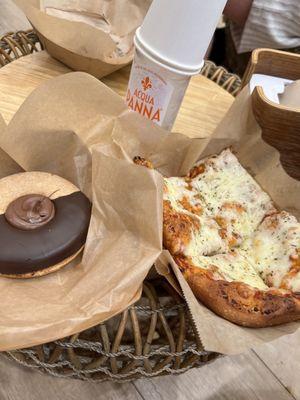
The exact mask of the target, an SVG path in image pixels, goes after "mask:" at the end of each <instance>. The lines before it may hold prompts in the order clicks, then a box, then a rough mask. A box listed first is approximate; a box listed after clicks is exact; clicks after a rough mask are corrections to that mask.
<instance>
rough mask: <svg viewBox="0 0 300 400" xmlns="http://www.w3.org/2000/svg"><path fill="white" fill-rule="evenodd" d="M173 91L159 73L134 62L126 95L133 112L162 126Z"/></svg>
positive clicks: (147, 66)
mask: <svg viewBox="0 0 300 400" xmlns="http://www.w3.org/2000/svg"><path fill="white" fill-rule="evenodd" d="M173 90H174V89H173V86H172V85H171V84H170V83H168V82H167V81H166V80H165V79H164V78H163V76H162V75H161V74H160V73H159V71H154V70H152V69H150V68H149V65H146V64H145V65H143V64H142V63H139V62H137V61H136V60H135V61H134V62H133V65H132V70H131V76H130V80H129V84H128V89H127V94H126V103H127V105H128V107H129V108H130V109H131V110H132V111H135V112H138V113H139V114H140V115H142V116H144V117H146V118H148V119H150V120H151V121H153V122H155V123H157V124H158V125H162V124H163V121H164V118H165V115H166V111H167V109H168V105H169V102H170V99H171V97H172V93H173Z"/></svg>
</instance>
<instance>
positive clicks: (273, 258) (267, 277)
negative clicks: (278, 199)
mask: <svg viewBox="0 0 300 400" xmlns="http://www.w3.org/2000/svg"><path fill="white" fill-rule="evenodd" d="M249 248H250V250H249V252H251V250H252V254H253V259H254V262H255V265H256V269H257V271H258V273H259V274H260V275H261V276H262V278H263V279H264V281H265V282H267V283H268V285H269V286H274V287H277V288H280V287H281V288H283V289H290V290H292V291H294V292H300V263H299V257H300V224H299V223H298V221H297V219H296V218H295V217H293V216H292V215H290V214H288V213H287V212H284V211H283V212H281V213H279V214H274V215H271V216H270V217H267V218H266V219H265V220H264V221H263V223H262V224H261V225H260V226H259V227H258V229H257V231H256V232H255V234H254V236H253V239H252V243H251V246H249ZM297 266H298V267H297Z"/></svg>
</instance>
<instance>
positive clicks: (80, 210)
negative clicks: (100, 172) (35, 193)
mask: <svg viewBox="0 0 300 400" xmlns="http://www.w3.org/2000/svg"><path fill="white" fill-rule="evenodd" d="M53 203H54V208H55V216H54V217H53V218H52V219H51V220H49V221H48V222H47V223H46V224H45V225H43V226H40V227H39V229H33V230H32V229H30V230H22V229H18V228H16V227H14V226H12V225H11V224H10V223H9V222H8V221H7V219H6V217H5V215H4V214H2V215H0V238H1V251H0V274H5V275H17V274H20V275H21V274H25V273H30V272H35V271H41V270H43V269H46V268H48V267H50V266H53V265H56V264H58V263H60V262H62V261H63V260H65V259H67V258H68V257H70V256H72V255H74V254H75V253H76V252H77V251H78V250H80V248H82V246H84V244H85V241H86V236H87V232H88V227H89V222H90V216H91V203H90V201H89V200H88V198H87V197H86V196H85V195H84V194H83V193H82V192H80V191H77V192H74V193H72V194H70V195H67V196H61V197H58V198H56V199H54V200H53Z"/></svg>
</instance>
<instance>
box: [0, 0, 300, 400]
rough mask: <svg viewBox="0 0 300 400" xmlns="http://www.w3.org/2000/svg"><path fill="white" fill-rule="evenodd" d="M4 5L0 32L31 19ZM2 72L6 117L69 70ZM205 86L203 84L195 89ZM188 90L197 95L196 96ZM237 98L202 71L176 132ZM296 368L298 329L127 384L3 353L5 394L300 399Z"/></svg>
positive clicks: (56, 66) (121, 83)
mask: <svg viewBox="0 0 300 400" xmlns="http://www.w3.org/2000/svg"><path fill="white" fill-rule="evenodd" d="M0 10H1V11H0V34H1V33H4V32H6V31H8V30H16V29H23V28H25V27H26V24H28V23H27V21H26V20H25V18H24V16H22V14H21V13H20V12H19V11H17V9H16V7H15V6H14V5H13V3H12V2H11V0H0ZM24 65H25V68H24ZM0 72H1V73H0V112H1V113H2V114H3V116H4V118H5V120H6V122H9V121H10V119H11V118H12V116H13V115H14V113H15V112H16V111H17V109H18V108H19V106H20V105H21V103H22V102H23V101H24V99H25V98H26V97H27V96H28V95H29V94H30V92H31V91H32V90H33V89H34V88H35V87H36V86H38V85H39V84H40V83H42V82H43V81H45V80H47V79H49V78H51V77H53V76H57V75H60V74H62V73H66V72H68V68H66V67H64V66H63V65H62V64H60V63H58V62H56V61H55V60H52V59H50V58H49V57H48V56H47V54H45V53H42V55H39V56H37V55H32V56H28V58H22V59H20V60H19V61H18V62H14V63H13V64H11V65H10V66H7V67H5V68H2V69H1V70H0ZM22 74H23V75H22ZM127 79H128V70H126V69H125V70H123V71H121V72H117V73H116V74H114V75H111V76H109V77H107V78H105V79H103V81H104V82H105V83H106V84H108V85H109V86H110V87H111V88H112V89H114V90H116V91H117V92H118V93H119V94H121V95H122V96H124V93H125V89H126V83H127ZM200 86H201V90H197V88H200ZM191 92H192V93H195V96H194V97H193V96H191ZM232 101H233V99H232V98H231V96H230V95H228V94H227V93H226V92H224V91H223V90H222V89H220V88H218V87H217V85H215V84H213V83H212V82H210V81H208V80H207V79H205V78H203V77H197V78H195V79H194V81H192V83H191V85H190V88H189V92H188V93H187V96H186V99H185V103H184V105H183V109H182V111H181V114H180V117H179V119H178V120H177V121H176V125H175V127H174V130H177V131H181V132H184V133H186V134H188V135H190V136H202V135H207V134H210V133H211V132H212V130H213V129H214V127H215V126H216V124H217V123H218V122H219V120H220V119H221V117H222V115H224V113H225V112H226V110H227V109H228V107H229V106H230V104H231V102H232ZM199 120H200V121H201V123H200V124H199ZM187 126H188V129H187ZM0 312H1V306H0ZM299 371H300V334H299V333H297V334H294V335H291V336H286V337H283V338H281V339H280V340H277V341H276V342H273V343H270V344H268V345H265V346H262V347H260V348H259V349H256V350H255V351H253V350H252V351H249V352H248V353H246V354H243V355H239V356H234V357H224V358H221V359H218V360H217V361H215V362H213V363H211V364H208V365H206V366H204V367H202V368H200V369H193V370H190V371H189V372H187V373H185V374H183V375H178V376H165V377H159V378H154V379H148V380H146V379H142V380H139V381H135V382H132V383H125V384H115V383H110V382H107V383H101V384H91V383H87V382H81V381H75V380H65V379H59V378H53V377H50V376H47V375H43V374H40V373H38V372H36V371H34V370H30V369H28V368H25V367H22V366H19V365H17V364H16V363H14V362H12V361H8V360H7V359H6V358H5V357H4V356H3V355H1V356H0V399H1V400H40V399H43V400H54V399H55V400H56V399H57V400H59V399H74V400H81V399H84V400H92V399H93V400H94V399H106V400H110V399H111V400H115V399H128V400H140V399H144V400H150V399H151V400H161V399H164V400H177V399H178V400H215V399H216V400H223V399H224V400H227V399H228V400H244V399H259V400H269V399H274V400H288V399H298V400H300V380H299Z"/></svg>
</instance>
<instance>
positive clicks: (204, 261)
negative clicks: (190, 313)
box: [164, 150, 300, 292]
mask: <svg viewBox="0 0 300 400" xmlns="http://www.w3.org/2000/svg"><path fill="white" fill-rule="evenodd" d="M164 200H168V201H169V202H170V204H171V207H172V208H173V209H174V210H175V211H176V212H180V213H185V214H189V215H192V216H193V217H195V218H197V219H198V221H199V227H193V229H192V232H191V237H190V240H189V243H188V245H186V246H185V248H184V249H183V252H182V254H183V255H184V256H187V257H188V258H189V259H190V260H191V261H192V263H193V265H194V266H196V267H199V268H205V269H210V270H211V271H213V272H214V276H215V278H216V279H225V280H227V281H238V282H244V283H246V284H248V285H250V286H253V287H256V288H258V289H261V290H266V289H267V288H268V287H276V288H282V289H290V290H292V291H295V292H296V291H298V292H299V291H300V224H299V223H298V222H297V220H296V218H294V217H293V216H291V215H289V214H288V213H286V212H282V213H278V211H277V210H276V209H275V208H274V205H273V203H272V201H271V199H270V197H269V196H268V194H267V193H265V192H264V191H263V190H262V189H261V188H260V186H259V185H258V184H257V183H256V182H255V181H254V179H253V178H252V177H251V176H250V175H249V174H248V172H247V171H246V170H245V169H244V168H243V167H242V166H241V165H240V163H239V162H238V160H237V158H236V157H235V156H234V155H233V154H232V153H231V151H230V150H224V151H223V152H222V153H221V154H220V155H219V156H214V157H210V158H207V159H205V160H203V161H202V162H200V163H198V164H197V165H196V166H195V167H194V168H193V169H192V170H191V172H190V175H189V176H188V177H186V178H166V179H165V193H164ZM233 249H234V250H233Z"/></svg>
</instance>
